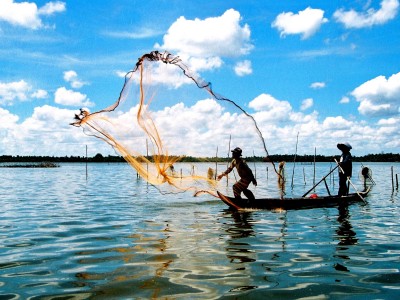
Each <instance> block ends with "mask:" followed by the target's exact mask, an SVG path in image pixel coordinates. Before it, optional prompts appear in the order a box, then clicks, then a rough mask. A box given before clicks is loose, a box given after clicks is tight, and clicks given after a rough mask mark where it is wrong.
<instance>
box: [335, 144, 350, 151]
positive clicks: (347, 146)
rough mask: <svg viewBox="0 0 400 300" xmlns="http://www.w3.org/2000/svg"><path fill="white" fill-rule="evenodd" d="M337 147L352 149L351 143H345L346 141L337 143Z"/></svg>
mask: <svg viewBox="0 0 400 300" xmlns="http://www.w3.org/2000/svg"><path fill="white" fill-rule="evenodd" d="M337 147H338V149H339V150H342V151H343V150H350V149H352V148H353V147H351V145H350V144H349V143H347V142H345V143H339V144H337Z"/></svg>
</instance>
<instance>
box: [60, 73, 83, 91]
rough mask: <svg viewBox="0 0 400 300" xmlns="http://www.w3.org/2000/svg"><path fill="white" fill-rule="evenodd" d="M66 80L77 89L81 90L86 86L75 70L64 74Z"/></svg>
mask: <svg viewBox="0 0 400 300" xmlns="http://www.w3.org/2000/svg"><path fill="white" fill-rule="evenodd" d="M64 80H65V81H66V82H68V83H70V84H71V87H73V88H75V89H79V88H81V87H82V86H84V85H85V84H86V83H85V82H83V81H81V80H80V79H79V78H78V74H77V73H76V72H75V71H73V70H71V71H65V72H64Z"/></svg>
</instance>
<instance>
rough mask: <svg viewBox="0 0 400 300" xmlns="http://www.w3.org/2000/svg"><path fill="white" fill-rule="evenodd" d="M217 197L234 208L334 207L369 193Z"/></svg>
mask: <svg viewBox="0 0 400 300" xmlns="http://www.w3.org/2000/svg"><path fill="white" fill-rule="evenodd" d="M217 193H218V196H219V198H220V199H221V200H222V201H223V202H224V203H225V204H227V205H228V206H229V207H230V208H232V209H234V210H241V209H268V210H273V209H283V210H291V209H309V208H319V207H335V206H339V205H340V204H351V203H355V202H364V201H365V200H364V197H366V196H367V195H368V193H369V188H368V189H367V190H366V191H363V192H359V193H354V194H349V195H347V196H341V197H339V196H318V197H300V198H283V199H279V198H264V199H254V200H247V199H246V198H243V199H236V198H233V197H228V196H225V195H224V194H221V193H220V192H218V191H217Z"/></svg>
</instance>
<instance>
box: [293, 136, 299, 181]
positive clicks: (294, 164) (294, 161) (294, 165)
mask: <svg viewBox="0 0 400 300" xmlns="http://www.w3.org/2000/svg"><path fill="white" fill-rule="evenodd" d="M298 143H299V132H297V140H296V151H295V152H294V159H293V172H292V189H293V177H294V168H295V167H296V156H297V144H298Z"/></svg>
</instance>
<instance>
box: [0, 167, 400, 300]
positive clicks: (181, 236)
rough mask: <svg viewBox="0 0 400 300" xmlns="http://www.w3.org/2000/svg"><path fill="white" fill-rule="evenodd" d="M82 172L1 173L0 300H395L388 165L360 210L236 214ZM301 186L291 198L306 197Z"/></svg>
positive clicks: (266, 188) (123, 176)
mask: <svg viewBox="0 0 400 300" xmlns="http://www.w3.org/2000/svg"><path fill="white" fill-rule="evenodd" d="M80 167H81V168H82V167H83V168H84V166H83V165H79V164H77V165H72V164H66V165H62V166H61V167H60V168H57V169H56V170H51V169H47V170H29V169H24V170H18V169H16V170H13V172H12V173H10V172H4V170H0V172H2V173H1V176H2V179H3V180H2V182H1V191H2V209H1V211H0V257H1V260H0V299H132V298H133V299H138V298H139V299H167V298H168V299H220V298H227V299H248V298H251V299H265V298H267V297H268V298H272V299H274V298H275V299H300V298H309V299H342V298H343V297H344V296H346V297H347V298H349V299H350V298H357V299H366V298H369V299H378V298H379V299H395V298H396V297H397V296H398V294H399V288H398V286H399V283H400V277H399V276H398V274H399V273H400V270H399V267H398V266H399V262H400V229H399V226H398V225H399V224H398V215H399V197H398V195H397V193H396V191H394V193H390V191H391V189H390V187H388V186H387V184H388V180H387V179H388V178H387V177H385V176H383V175H382V176H379V174H386V171H387V170H388V168H390V165H389V166H388V165H385V164H378V165H376V167H375V168H374V169H373V170H374V181H375V183H376V185H374V186H373V189H372V191H371V193H370V196H369V197H368V199H367V202H368V203H367V204H366V205H364V204H362V203H361V204H355V205H350V206H339V207H337V208H321V209H312V210H301V211H275V212H271V211H247V212H240V213H239V212H232V211H229V210H227V208H226V207H225V206H224V204H223V203H222V202H221V201H219V200H216V199H214V198H210V197H208V196H207V197H198V198H193V197H192V196H191V195H187V194H178V195H160V194H159V193H158V192H157V190H155V189H153V188H152V187H151V186H149V185H147V184H146V183H145V182H144V181H142V180H140V179H137V178H136V174H135V173H134V172H133V171H132V170H131V169H130V168H129V167H127V166H126V165H124V164H117V165H108V164H99V165H91V166H89V167H90V169H89V176H88V180H87V181H86V179H85V178H84V175H83V177H80V176H81V175H80V174H82V172H80V171H81V170H80V169H79V168H80ZM286 168H290V164H286ZM371 168H373V167H371ZM199 169H200V168H199ZM204 169H205V172H206V171H207V166H204ZM259 169H262V168H261V167H260V168H259ZM326 170H329V165H321V166H320V167H319V168H317V172H319V173H318V174H319V175H321V177H322V176H323V175H325V174H326V172H325V171H326ZM306 173H307V172H306ZM310 173H312V170H310ZM83 174H84V172H83ZM127 174H131V175H132V176H131V178H132V179H133V180H129V178H130V177H129V176H127ZM257 174H258V176H259V178H257V181H258V183H259V186H258V187H257V190H256V191H255V192H256V193H258V194H259V195H260V194H267V193H273V191H276V177H274V176H272V175H271V174H270V175H269V178H270V182H268V180H267V177H268V175H267V174H264V175H263V174H260V172H258V173H257ZM262 176H264V177H262ZM302 179H303V177H302V176H299V180H298V183H297V185H296V181H295V186H294V189H293V191H292V192H293V193H296V194H297V195H299V194H302V193H303V192H304V191H305V190H307V189H309V188H310V186H304V182H303V180H302ZM354 181H356V180H354ZM16 182H18V184H17V185H16V184H15V183H16ZM116 182H117V183H118V184H116ZM389 183H390V182H389ZM359 184H361V185H362V184H363V183H362V182H360V183H359ZM385 184H386V186H385ZM227 189H228V192H229V191H230V187H227ZM388 190H389V193H388V192H387V191H388ZM287 193H290V192H289V191H287ZM316 193H320V194H323V191H321V190H317V191H316ZM276 195H277V196H279V191H278V192H277V194H276ZM289 196H290V195H289Z"/></svg>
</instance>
